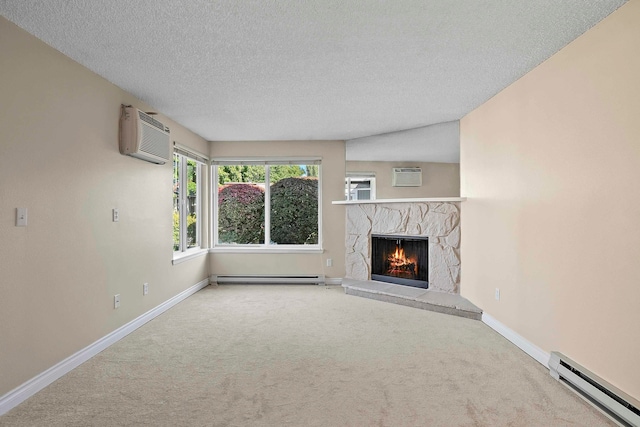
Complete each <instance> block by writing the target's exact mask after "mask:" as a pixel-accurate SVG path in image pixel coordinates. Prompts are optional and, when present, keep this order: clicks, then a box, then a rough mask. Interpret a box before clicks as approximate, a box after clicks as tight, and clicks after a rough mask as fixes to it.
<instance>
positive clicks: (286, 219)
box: [271, 178, 318, 245]
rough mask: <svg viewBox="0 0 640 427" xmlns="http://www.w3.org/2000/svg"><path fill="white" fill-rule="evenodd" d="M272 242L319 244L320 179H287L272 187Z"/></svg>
mask: <svg viewBox="0 0 640 427" xmlns="http://www.w3.org/2000/svg"><path fill="white" fill-rule="evenodd" d="M271 240H272V241H273V242H274V243H278V244H289V245H293V244H297V245H303V244H317V243H318V179H317V178H284V179H281V180H280V181H278V182H276V183H275V184H273V185H272V186H271Z"/></svg>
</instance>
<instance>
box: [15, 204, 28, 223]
mask: <svg viewBox="0 0 640 427" xmlns="http://www.w3.org/2000/svg"><path fill="white" fill-rule="evenodd" d="M26 226H27V208H16V227H26Z"/></svg>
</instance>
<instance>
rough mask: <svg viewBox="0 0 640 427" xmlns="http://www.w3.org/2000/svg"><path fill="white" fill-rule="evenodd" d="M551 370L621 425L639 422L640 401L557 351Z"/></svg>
mask: <svg viewBox="0 0 640 427" xmlns="http://www.w3.org/2000/svg"><path fill="white" fill-rule="evenodd" d="M549 373H550V374H551V376H552V377H554V378H555V379H557V380H558V381H560V382H561V383H563V384H564V385H566V386H567V387H569V388H570V389H572V390H573V391H574V392H576V393H577V394H578V395H580V397H582V398H583V399H585V400H587V401H588V402H590V403H591V404H592V405H594V406H595V407H596V408H598V409H599V410H600V411H601V412H603V413H604V414H605V415H607V416H608V417H609V418H611V419H612V420H613V421H615V422H617V423H618V424H620V425H622V426H631V427H634V426H635V427H637V426H640V402H638V401H636V400H635V399H634V398H632V397H631V396H629V395H627V394H625V393H624V392H623V391H621V390H619V389H617V388H616V387H614V386H613V385H611V384H609V383H608V382H606V381H605V380H603V379H602V378H600V377H598V376H597V375H595V374H594V373H593V372H590V371H589V370H587V369H586V368H584V367H583V366H581V365H579V364H577V363H576V362H574V361H573V360H571V359H569V358H568V357H567V356H565V355H563V354H562V353H558V352H557V351H553V352H551V358H550V359H549Z"/></svg>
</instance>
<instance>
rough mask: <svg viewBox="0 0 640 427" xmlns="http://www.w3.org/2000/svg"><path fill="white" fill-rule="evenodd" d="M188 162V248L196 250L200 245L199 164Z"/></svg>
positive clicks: (193, 161)
mask: <svg viewBox="0 0 640 427" xmlns="http://www.w3.org/2000/svg"><path fill="white" fill-rule="evenodd" d="M185 160H186V161H187V194H186V212H187V242H186V243H187V248H194V247H196V246H199V245H200V242H199V239H198V217H197V213H198V162H196V161H195V160H189V159H186V158H185Z"/></svg>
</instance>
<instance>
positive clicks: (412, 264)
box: [387, 245, 418, 278]
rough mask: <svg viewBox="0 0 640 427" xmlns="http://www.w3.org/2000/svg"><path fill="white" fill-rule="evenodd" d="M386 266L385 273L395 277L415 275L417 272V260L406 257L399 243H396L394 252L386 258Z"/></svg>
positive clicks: (411, 276)
mask: <svg viewBox="0 0 640 427" xmlns="http://www.w3.org/2000/svg"><path fill="white" fill-rule="evenodd" d="M387 261H388V266H389V268H388V269H387V274H388V275H390V276H396V277H409V278H413V277H415V276H416V275H417V274H418V272H417V260H416V259H415V258H408V257H407V256H405V254H404V249H403V248H401V247H400V245H396V250H395V252H394V253H392V254H391V255H389V258H387Z"/></svg>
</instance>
